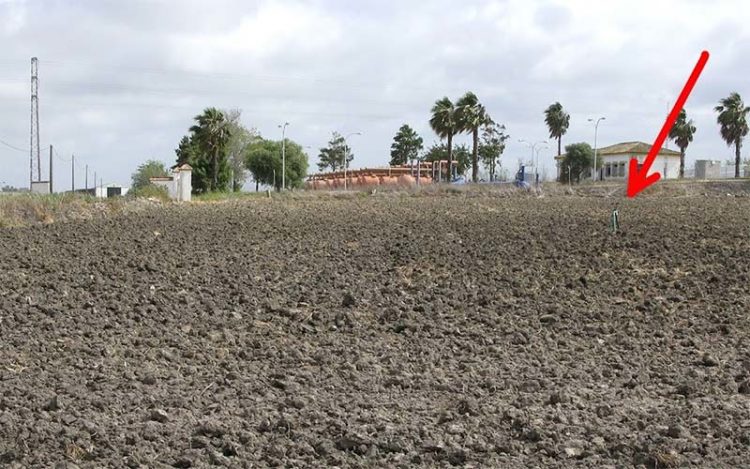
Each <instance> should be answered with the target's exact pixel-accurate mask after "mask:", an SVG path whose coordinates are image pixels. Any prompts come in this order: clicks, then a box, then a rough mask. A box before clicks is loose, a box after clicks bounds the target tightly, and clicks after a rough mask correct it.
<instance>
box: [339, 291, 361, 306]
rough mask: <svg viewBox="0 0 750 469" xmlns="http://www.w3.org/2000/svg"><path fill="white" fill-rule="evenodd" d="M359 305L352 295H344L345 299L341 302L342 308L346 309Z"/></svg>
mask: <svg viewBox="0 0 750 469" xmlns="http://www.w3.org/2000/svg"><path fill="white" fill-rule="evenodd" d="M356 305H357V300H356V299H355V298H354V296H352V294H351V293H348V292H347V293H344V298H343V299H342V300H341V306H343V307H345V308H352V307H354V306H356Z"/></svg>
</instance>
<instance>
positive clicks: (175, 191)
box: [149, 164, 193, 202]
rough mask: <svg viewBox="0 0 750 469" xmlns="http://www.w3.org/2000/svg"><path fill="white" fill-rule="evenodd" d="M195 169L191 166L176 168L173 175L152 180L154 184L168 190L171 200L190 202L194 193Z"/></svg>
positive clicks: (185, 165)
mask: <svg viewBox="0 0 750 469" xmlns="http://www.w3.org/2000/svg"><path fill="white" fill-rule="evenodd" d="M192 178H193V168H192V167H190V165H189V164H183V165H182V166H174V167H173V168H172V175H171V176H166V177H155V178H150V179H149V181H151V183H152V184H155V185H157V186H162V187H165V188H166V189H167V193H169V198H170V199H172V200H176V201H178V202H190V199H191V195H192V192H193V179H192Z"/></svg>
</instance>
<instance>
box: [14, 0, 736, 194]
mask: <svg viewBox="0 0 750 469" xmlns="http://www.w3.org/2000/svg"><path fill="white" fill-rule="evenodd" d="M749 26H750V2H747V1H746V0H738V1H721V0H718V1H716V0H715V1H711V2H708V1H703V0H675V1H661V0H650V1H641V0H628V1H597V2H594V1H590V0H566V1H554V0H550V1H543V0H538V1H534V0H509V1H479V0H477V1H472V0H420V1H408V0H400V1H399V0H379V1H372V2H365V1H347V0H310V1H291V0H290V1H286V0H278V1H252V0H236V1H232V0H213V1H210V2H207V1H199V2H198V1H195V2H193V1H185V0H180V1H176V0H175V1H166V0H165V1H145V0H95V1H94V0H91V1H83V0H81V1H76V0H67V1H34V0H0V41H1V43H2V47H1V48H0V140H2V141H3V142H5V143H7V144H10V145H12V146H15V147H18V148H20V149H22V150H24V149H28V146H29V143H28V142H29V107H30V105H29V99H30V98H29V94H30V85H29V81H30V78H29V77H30V70H29V69H30V58H31V57H33V56H36V57H38V58H39V76H40V78H39V82H40V87H39V88H40V110H41V112H40V127H41V141H42V146H43V147H47V146H48V145H49V144H50V143H52V144H54V145H55V147H56V148H57V151H58V154H59V158H58V159H56V160H55V166H56V168H57V169H58V170H59V171H56V173H55V177H56V186H57V187H56V189H65V188H69V187H70V163H65V162H64V161H63V160H68V159H69V158H70V154H71V153H75V154H76V158H77V161H78V162H79V163H80V166H79V168H78V169H77V177H76V182H77V185H79V183H80V184H82V183H83V171H82V170H83V165H85V164H88V165H89V167H90V168H91V171H92V173H93V171H97V174H98V175H99V176H101V177H103V179H104V182H105V183H106V182H120V183H128V182H129V180H130V175H131V173H132V172H133V170H134V169H135V167H136V166H137V165H138V164H139V163H141V162H143V161H145V160H146V159H149V158H155V159H159V160H162V161H164V162H165V163H169V164H171V163H173V162H174V158H175V156H174V148H175V147H176V145H177V143H178V142H179V140H180V138H181V137H182V136H183V135H184V134H185V133H186V132H187V129H188V127H190V125H191V123H192V122H191V120H192V118H193V116H195V115H196V114H198V113H200V112H201V110H202V109H203V108H205V107H207V106H216V107H219V108H225V109H226V108H240V109H242V111H243V122H244V124H245V125H247V126H249V127H255V128H257V129H258V130H259V131H260V133H261V134H262V135H263V136H264V137H266V138H275V139H279V138H280V134H281V131H280V130H279V129H278V127H277V126H278V124H280V123H283V122H284V121H288V122H289V123H290V126H289V127H288V129H287V135H288V137H289V138H291V139H293V140H295V141H297V142H298V143H300V144H301V145H303V146H309V147H310V148H309V149H308V152H309V154H310V163H311V169H313V168H315V167H314V164H315V162H316V161H317V154H318V149H319V148H320V147H322V146H324V145H325V144H326V142H327V141H328V140H329V138H330V136H331V132H332V131H338V132H340V133H342V134H349V133H352V132H362V134H363V135H362V136H361V137H360V136H354V137H351V139H350V144H351V147H352V148H353V152H354V154H355V159H354V162H353V166H355V167H361V166H381V165H386V164H387V163H388V160H389V150H390V144H391V140H392V138H393V135H394V133H395V132H396V130H397V129H398V128H399V126H400V125H401V124H403V123H408V124H410V125H411V126H412V127H413V128H414V129H415V130H417V132H419V133H420V134H421V135H422V136H423V138H424V140H425V143H427V144H431V143H432V142H434V141H437V137H435V135H434V134H433V132H432V131H431V130H430V128H429V125H428V119H429V110H430V107H431V106H432V104H433V103H434V101H435V100H436V99H438V98H440V97H442V96H448V97H450V98H452V99H456V98H458V97H459V96H460V95H461V94H463V93H464V92H465V91H468V90H471V91H474V92H475V93H476V94H477V95H478V96H479V98H480V99H481V100H482V101H483V103H484V104H485V105H486V107H487V109H488V111H489V112H490V113H491V115H492V116H493V118H494V119H495V120H496V121H498V122H500V123H503V124H505V125H506V126H507V129H508V132H509V134H510V135H511V136H512V139H511V141H510V143H509V145H508V148H507V150H506V152H505V154H504V155H503V162H504V166H505V167H509V168H511V169H512V170H515V169H516V167H517V164H518V159H519V158H528V155H529V153H530V151H529V149H528V147H525V146H524V145H523V144H521V143H518V139H526V140H533V141H538V140H545V139H547V138H548V137H549V135H548V133H547V129H546V126H545V125H544V116H543V111H544V109H545V108H546V107H547V106H548V105H549V104H551V103H553V102H554V101H560V102H561V103H562V104H563V106H564V107H565V109H566V110H567V111H568V112H569V113H570V115H571V121H570V130H569V131H568V134H567V135H566V136H565V137H563V145H565V144H567V143H572V142H579V141H587V142H589V143H591V144H593V139H594V128H593V125H591V124H590V123H589V122H588V121H587V119H588V118H592V117H599V116H606V121H604V122H603V123H602V124H601V125H600V127H599V139H598V142H599V146H600V147H601V146H606V145H610V144H614V143H618V142H623V141H632V140H642V141H646V142H649V143H650V142H653V140H654V138H655V136H656V134H657V133H658V130H659V128H660V127H661V125H662V124H663V121H664V118H665V116H666V114H667V108H668V105H669V103H670V102H672V103H673V102H674V100H675V98H676V96H677V94H678V93H679V91H680V89H681V87H682V86H683V84H684V82H685V80H686V79H687V77H688V75H689V73H690V71H691V70H692V67H693V66H694V65H695V62H696V61H697V59H698V56H699V54H700V52H701V51H702V50H704V49H705V50H708V51H709V52H710V53H711V59H710V60H709V63H708V65H707V67H706V70H705V72H704V74H703V76H702V77H701V79H700V81H699V82H698V85H697V87H696V89H695V91H694V93H693V95H692V96H691V97H690V99H689V101H688V104H687V106H686V110H687V112H688V115H689V117H690V118H692V119H694V121H695V123H696V126H697V128H698V132H697V134H696V136H695V141H694V142H693V143H692V144H691V146H690V147H689V149H688V164H689V165H690V164H691V162H692V161H694V160H695V159H703V158H710V159H720V160H725V159H727V158H731V157H732V156H733V150H732V149H730V148H728V147H727V146H726V144H724V143H723V141H722V140H721V139H720V137H719V133H718V127H717V125H716V116H715V113H714V112H713V107H714V106H715V105H716V103H717V101H718V100H719V99H720V98H722V97H724V96H726V95H728V94H729V93H730V92H732V91H738V92H739V93H740V94H742V95H743V96H745V99H746V102H748V103H750V27H749ZM458 141H459V143H460V142H467V143H468V142H469V138H468V137H463V136H462V137H460V138H459V139H458ZM670 147H671V148H674V144H672V145H671V146H670ZM749 148H750V146H749ZM553 152H556V145H554V144H552V143H551V144H550V149H549V150H546V151H542V153H541V156H540V159H541V161H542V164H543V165H546V166H547V167H548V168H549V170H550V171H552V168H553V160H552V156H553ZM47 153H48V150H46V149H44V150H43V155H44V156H47ZM744 156H750V155H748V151H747V150H745V151H743V157H744ZM0 160H1V161H2V164H1V165H0V182H3V181H4V182H6V183H9V184H14V185H18V186H26V185H28V152H27V151H26V152H22V151H17V150H14V149H12V148H9V147H8V146H6V145H4V144H0ZM43 164H44V165H45V167H46V160H45V162H44V163H43ZM92 180H93V175H92Z"/></svg>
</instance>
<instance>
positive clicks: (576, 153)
mask: <svg viewBox="0 0 750 469" xmlns="http://www.w3.org/2000/svg"><path fill="white" fill-rule="evenodd" d="M593 162H594V150H593V149H592V148H591V145H589V144H588V143H573V144H570V145H567V146H566V147H565V158H564V159H563V162H562V168H563V171H562V172H561V175H562V173H563V172H567V173H568V175H569V176H568V177H569V178H570V179H571V180H573V179H575V180H576V182H581V174H584V173H585V172H588V171H591V165H592V164H593ZM561 177H562V176H561Z"/></svg>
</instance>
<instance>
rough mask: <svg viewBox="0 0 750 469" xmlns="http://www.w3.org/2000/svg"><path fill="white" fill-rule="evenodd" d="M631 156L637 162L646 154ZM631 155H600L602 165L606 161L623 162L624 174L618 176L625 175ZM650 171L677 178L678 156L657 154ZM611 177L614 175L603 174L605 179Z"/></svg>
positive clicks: (678, 173) (678, 170) (644, 157)
mask: <svg viewBox="0 0 750 469" xmlns="http://www.w3.org/2000/svg"><path fill="white" fill-rule="evenodd" d="M633 156H636V157H637V158H638V161H639V162H643V160H644V159H646V155H633ZM633 156H631V155H606V156H603V157H602V166H604V165H605V164H607V163H610V164H612V163H625V174H624V176H620V177H626V176H627V175H628V172H629V170H630V159H631V158H632V157H633ZM651 171H652V172H656V171H658V172H660V173H661V177H662V178H663V179H677V178H678V177H679V175H680V157H679V156H665V155H659V156H657V157H656V159H655V160H654V163H653V165H652V166H651ZM613 178H614V177H609V178H607V177H606V176H605V179H613Z"/></svg>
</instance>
